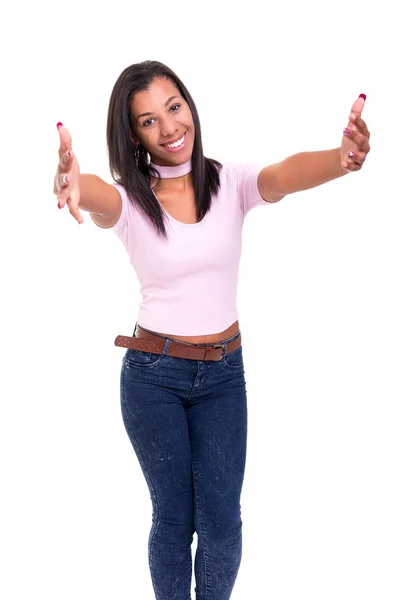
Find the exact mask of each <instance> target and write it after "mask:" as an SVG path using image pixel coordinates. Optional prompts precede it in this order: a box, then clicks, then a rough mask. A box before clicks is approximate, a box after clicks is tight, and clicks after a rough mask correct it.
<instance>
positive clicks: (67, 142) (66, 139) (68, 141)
mask: <svg viewBox="0 0 400 600" xmlns="http://www.w3.org/2000/svg"><path fill="white" fill-rule="evenodd" d="M57 128H58V134H59V136H60V148H59V150H58V155H59V157H60V158H61V157H62V155H63V154H65V153H66V152H67V150H71V145H72V138H71V134H70V133H69V131H68V129H67V128H66V127H64V125H63V124H62V123H57Z"/></svg>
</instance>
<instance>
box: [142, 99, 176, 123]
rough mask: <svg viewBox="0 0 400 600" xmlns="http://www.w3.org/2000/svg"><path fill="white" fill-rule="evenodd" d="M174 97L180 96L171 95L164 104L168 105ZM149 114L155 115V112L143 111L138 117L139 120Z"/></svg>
mask: <svg viewBox="0 0 400 600" xmlns="http://www.w3.org/2000/svg"><path fill="white" fill-rule="evenodd" d="M174 98H179V96H171V98H168V100H167V101H166V102H164V106H167V104H169V103H170V102H171V100H173V99H174ZM149 115H154V113H152V112H147V113H142V114H141V115H139V116H138V117H137V119H136V120H137V121H138V120H139V119H140V117H148V116H149Z"/></svg>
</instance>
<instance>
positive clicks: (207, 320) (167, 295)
mask: <svg viewBox="0 0 400 600" xmlns="http://www.w3.org/2000/svg"><path fill="white" fill-rule="evenodd" d="M264 166H265V165H261V164H255V163H247V164H236V163H231V162H230V163H225V164H224V165H223V167H222V169H221V170H220V180H221V187H220V190H219V193H218V195H217V196H214V197H213V199H212V204H211V208H210V210H209V212H208V213H207V214H206V216H205V217H204V219H203V220H202V221H200V223H194V224H186V223H181V222H180V221H177V220H176V219H174V218H173V217H171V216H170V215H169V214H168V213H166V211H165V209H164V208H163V207H162V210H163V211H164V213H165V215H166V217H167V218H166V228H167V233H168V238H169V239H168V240H166V239H165V238H162V237H160V236H159V235H158V234H157V231H156V229H155V228H154V225H153V224H152V223H151V221H150V220H149V219H148V218H147V217H146V216H144V215H142V213H141V212H139V210H138V209H137V208H135V207H134V206H133V205H132V203H131V202H130V201H129V199H128V196H127V193H126V191H125V188H124V187H123V186H121V185H119V184H114V186H115V187H116V188H117V190H118V191H119V193H120V195H121V198H122V212H121V215H120V218H119V220H118V222H117V223H116V224H115V225H114V226H113V227H112V228H111V229H112V230H114V231H115V233H116V234H117V236H118V237H119V238H120V240H121V241H122V243H123V244H124V246H125V248H126V250H127V252H128V254H129V257H130V261H131V264H132V266H133V268H134V269H135V271H136V274H137V276H138V279H139V282H140V292H141V294H142V301H141V302H140V305H139V314H138V317H137V322H138V324H139V325H142V326H143V327H145V328H146V329H150V330H152V331H159V332H161V333H168V334H171V335H181V336H199V335H209V334H215V333H220V332H222V331H225V330H226V329H227V328H228V327H229V326H230V325H232V323H234V322H235V321H237V320H238V312H237V306H236V295H237V285H238V271H239V261H240V256H241V250H242V226H243V221H244V217H245V215H246V213H247V212H249V210H251V209H252V208H254V207H255V206H258V205H264V206H268V202H266V201H265V200H263V198H262V197H261V196H260V194H259V192H258V187H257V178H258V174H259V173H260V171H261V169H262V168H263V167H264Z"/></svg>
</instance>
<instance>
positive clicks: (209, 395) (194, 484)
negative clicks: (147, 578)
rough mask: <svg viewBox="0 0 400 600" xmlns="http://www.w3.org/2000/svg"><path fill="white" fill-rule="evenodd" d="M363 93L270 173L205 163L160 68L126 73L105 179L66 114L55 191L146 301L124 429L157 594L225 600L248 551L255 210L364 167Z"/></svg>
mask: <svg viewBox="0 0 400 600" xmlns="http://www.w3.org/2000/svg"><path fill="white" fill-rule="evenodd" d="M365 98H366V97H365V95H364V94H361V95H360V97H359V98H358V99H357V100H356V101H355V102H354V104H353V106H352V115H350V117H349V123H348V126H347V128H346V129H345V131H344V136H343V138H342V143H341V147H339V148H335V149H333V150H327V151H320V152H303V153H300V154H296V155H293V156H290V157H288V158H287V159H285V160H283V161H282V162H280V163H277V164H273V165H270V166H267V167H264V168H263V167H262V165H259V164H253V163H249V164H235V163H226V164H224V165H221V164H220V163H219V162H217V161H215V160H211V159H208V158H205V157H204V154H203V148H202V142H201V131H200V122H199V117H198V114H197V110H196V106H195V104H194V102H193V100H192V98H191V96H190V94H189V92H188V90H187V89H186V87H185V86H184V85H183V83H182V82H181V81H180V79H179V78H178V77H177V76H176V75H175V73H173V72H172V71H171V70H170V69H169V68H167V67H166V66H165V65H163V64H161V63H158V62H154V61H146V62H143V63H139V64H134V65H132V66H130V67H128V68H127V69H125V70H124V71H123V72H122V73H121V75H120V77H119V78H118V80H117V82H116V84H115V86H114V89H113V91H112V95H111V99H110V105H109V112H108V123H107V143H108V150H109V159H110V170H111V173H112V176H113V178H114V181H115V183H114V184H112V185H109V184H107V183H105V182H104V181H102V180H101V179H100V178H98V177H96V176H95V175H80V171H79V165H78V162H77V160H76V157H75V156H74V154H73V152H72V147H71V137H70V135H69V133H68V131H67V130H66V128H65V127H63V126H62V124H61V123H58V128H59V134H60V140H61V144H60V150H59V157H60V161H59V165H58V168H57V173H56V176H55V180H54V193H55V194H56V195H57V196H58V200H59V207H60V208H63V207H64V206H65V205H66V204H67V205H68V207H69V210H70V213H71V214H72V215H73V216H74V217H75V219H76V220H77V221H78V223H82V222H83V219H82V216H81V214H80V212H79V209H83V210H86V211H89V213H90V215H91V218H92V219H93V221H94V222H95V223H96V224H97V225H98V226H99V227H102V228H108V229H113V230H114V232H115V233H116V234H117V235H118V236H119V238H120V239H121V240H122V242H123V243H124V245H125V247H126V249H127V252H128V253H129V256H130V259H131V262H132V265H133V267H134V268H135V270H136V273H137V275H138V278H139V280H140V284H141V293H142V296H143V300H142V302H141V304H140V310H139V314H138V318H137V323H136V327H135V331H134V334H133V337H129V336H117V338H116V340H115V343H116V345H118V346H122V347H124V348H126V349H127V350H126V353H125V356H124V359H123V365H122V371H121V407H122V415H123V419H124V424H125V427H126V430H127V433H128V435H129V438H130V440H131V442H132V445H133V447H134V450H135V452H136V455H137V458H138V460H139V463H140V466H141V468H142V470H143V473H144V476H145V478H146V481H147V484H148V487H149V490H150V496H151V500H152V504H153V524H152V528H151V531H150V536H149V546H148V552H149V565H150V572H151V577H152V581H153V587H154V591H155V596H156V598H157V600H172V599H174V600H188V598H190V587H191V577H192V557H191V543H192V540H193V533H194V532H196V533H197V549H196V555H195V578H196V589H195V591H196V599H197V600H206V598H207V600H228V598H230V596H231V593H232V589H233V586H234V583H235V580H236V576H237V573H238V570H239V565H240V561H241V555H242V521H241V512H240V494H241V489H242V483H243V477H244V469H245V458H246V438H247V404H246V387H245V378H244V366H243V355H242V346H241V333H240V330H239V324H238V315H237V309H236V289H237V275H238V265H239V260H240V254H241V234H242V225H243V220H244V217H245V215H246V213H247V212H248V211H249V210H251V209H252V208H253V207H255V206H258V205H263V206H268V204H270V203H274V202H277V201H279V200H281V199H282V198H283V197H284V196H285V195H286V194H290V193H294V192H297V191H300V190H305V189H309V188H312V187H315V186H317V185H321V184H322V183H325V182H327V181H331V180H333V179H336V178H338V177H341V176H343V175H345V174H346V173H349V172H352V171H358V170H359V169H361V167H362V165H363V163H364V161H365V158H366V155H367V154H368V152H369V149H370V148H369V132H368V129H367V127H366V124H365V122H364V121H363V120H362V119H361V112H362V108H363V106H364V101H365Z"/></svg>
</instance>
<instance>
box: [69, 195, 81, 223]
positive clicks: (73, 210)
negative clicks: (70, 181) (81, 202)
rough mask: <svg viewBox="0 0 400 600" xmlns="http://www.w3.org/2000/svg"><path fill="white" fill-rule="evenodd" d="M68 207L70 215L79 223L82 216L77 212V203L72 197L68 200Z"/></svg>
mask: <svg viewBox="0 0 400 600" xmlns="http://www.w3.org/2000/svg"><path fill="white" fill-rule="evenodd" d="M68 208H69V212H70V213H71V215H72V216H73V217H74V218H75V219H76V220H77V221H78V223H79V224H81V223H83V218H82V215H81V213H80V212H79V208H78V204H77V203H76V202H75V200H73V199H72V198H70V199H69V201H68Z"/></svg>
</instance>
